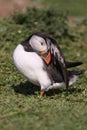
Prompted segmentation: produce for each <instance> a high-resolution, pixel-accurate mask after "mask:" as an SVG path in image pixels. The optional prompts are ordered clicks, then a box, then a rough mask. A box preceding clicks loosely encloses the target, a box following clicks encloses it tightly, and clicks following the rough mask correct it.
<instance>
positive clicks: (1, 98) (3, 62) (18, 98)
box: [0, 9, 87, 130]
mask: <svg viewBox="0 0 87 130" xmlns="http://www.w3.org/2000/svg"><path fill="white" fill-rule="evenodd" d="M86 29H87V25H86V24H84V21H83V22H81V23H79V24H76V26H75V27H74V28H72V27H70V26H69V23H68V18H67V14H66V13H65V12H64V13H63V12H61V11H56V10H53V9H48V10H46V11H44V10H41V11H39V10H37V9H27V11H26V12H25V13H21V14H19V13H15V14H14V15H13V16H11V17H9V18H8V19H1V20H0V57H1V58H0V129H1V130H15V129H16V130H29V129H32V130H38V129H41V130H48V129H50V130H53V129H54V130H58V129H60V130H70V129H71V130H86V129H87V71H86V69H87V60H86V58H87V46H86V34H87V32H86ZM35 31H46V32H48V33H49V34H50V35H51V36H52V37H53V38H55V39H56V40H57V42H58V44H59V45H60V46H61V48H62V50H63V52H64V54H65V56H66V58H67V59H69V60H80V61H83V62H84V64H83V65H82V66H80V67H78V69H85V73H84V74H83V75H82V76H80V78H79V79H78V81H77V82H76V83H75V84H74V85H73V86H72V87H71V89H70V90H69V93H68V95H67V94H66V91H65V89H63V90H57V92H56V95H55V96H52V93H51V91H50V92H47V93H46V95H45V96H44V97H43V98H39V97H38V94H39V89H40V88H38V87H36V86H34V85H32V84H30V83H29V82H28V81H27V80H26V79H25V78H24V77H23V76H22V75H21V74H19V73H18V71H17V70H16V68H15V67H14V65H13V59H12V54H13V51H14V48H15V47H16V46H17V45H18V44H19V43H20V42H21V41H23V40H24V39H26V38H27V37H28V36H29V35H30V34H31V33H33V32H35ZM84 38H85V40H83V39H84Z"/></svg>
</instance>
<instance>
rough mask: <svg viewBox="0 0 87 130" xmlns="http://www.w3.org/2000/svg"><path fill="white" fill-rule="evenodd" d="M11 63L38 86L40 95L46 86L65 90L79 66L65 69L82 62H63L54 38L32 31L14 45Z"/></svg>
mask: <svg viewBox="0 0 87 130" xmlns="http://www.w3.org/2000/svg"><path fill="white" fill-rule="evenodd" d="M13 61H14V65H15V66H16V68H17V69H18V71H19V72H20V73H21V74H23V75H24V76H25V77H26V78H27V79H28V80H29V81H30V82H31V83H33V84H35V85H38V86H40V87H41V90H40V96H43V95H44V92H45V91H48V90H49V89H56V88H60V87H62V86H65V87H66V89H67V90H68V88H69V86H71V85H72V84H73V83H74V82H75V81H76V79H77V78H78V77H79V75H80V74H82V70H69V69H68V68H70V67H75V66H78V65H81V64H82V62H67V61H66V60H65V57H64V54H63V52H62V50H61V48H60V47H59V45H58V44H57V42H56V41H55V40H54V39H53V38H52V37H50V36H49V35H48V34H47V33H45V32H36V33H34V34H32V35H30V36H29V37H28V38H27V39H26V40H25V41H23V42H22V43H20V44H19V45H17V47H16V49H15V50H14V53H13Z"/></svg>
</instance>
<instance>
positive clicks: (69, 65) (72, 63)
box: [66, 62, 83, 68]
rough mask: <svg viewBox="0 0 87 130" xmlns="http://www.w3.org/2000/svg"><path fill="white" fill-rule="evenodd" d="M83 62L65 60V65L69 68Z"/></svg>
mask: <svg viewBox="0 0 87 130" xmlns="http://www.w3.org/2000/svg"><path fill="white" fill-rule="evenodd" d="M81 64H83V63H82V62H66V67H67V68H71V67H75V66H79V65H81Z"/></svg>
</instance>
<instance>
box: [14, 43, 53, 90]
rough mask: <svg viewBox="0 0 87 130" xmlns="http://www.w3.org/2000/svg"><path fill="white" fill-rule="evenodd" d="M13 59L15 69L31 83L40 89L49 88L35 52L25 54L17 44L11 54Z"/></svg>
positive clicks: (45, 74) (47, 78)
mask: <svg viewBox="0 0 87 130" xmlns="http://www.w3.org/2000/svg"><path fill="white" fill-rule="evenodd" d="M13 59H14V64H15V66H16V67H17V69H18V70H19V71H20V72H21V73H22V74H23V75H24V76H25V77H26V78H28V79H29V80H30V81H31V82H33V83H34V84H37V85H40V86H41V89H45V88H47V87H49V86H50V84H51V81H50V79H49V77H48V75H47V72H46V71H45V70H43V65H44V64H43V60H42V59H41V58H40V56H39V55H37V54H36V53H35V52H26V51H24V48H23V46H22V45H21V44H19V45H18V46H17V47H16V49H15V51H14V53H13Z"/></svg>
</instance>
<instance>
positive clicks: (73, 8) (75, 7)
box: [43, 0, 87, 17]
mask: <svg viewBox="0 0 87 130" xmlns="http://www.w3.org/2000/svg"><path fill="white" fill-rule="evenodd" d="M43 3H44V4H45V5H46V7H49V6H51V7H54V8H55V7H56V8H58V9H60V10H63V11H68V12H69V15H73V16H82V17H83V16H86V17H87V9H86V5H87V0H50V1H49V0H48V1H47V0H43Z"/></svg>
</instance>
